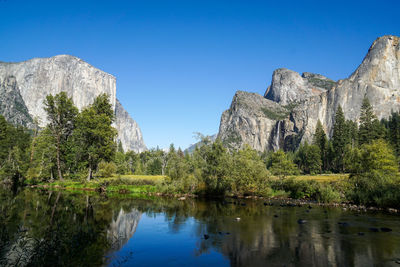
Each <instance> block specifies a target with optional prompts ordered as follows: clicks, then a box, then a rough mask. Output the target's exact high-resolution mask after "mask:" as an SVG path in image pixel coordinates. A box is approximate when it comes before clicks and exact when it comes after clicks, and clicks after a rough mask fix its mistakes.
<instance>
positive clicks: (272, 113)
mask: <svg viewBox="0 0 400 267" xmlns="http://www.w3.org/2000/svg"><path fill="white" fill-rule="evenodd" d="M261 111H262V112H263V113H264V115H265V116H266V117H267V118H269V119H272V120H283V119H285V118H286V117H287V116H288V115H289V114H288V112H284V111H280V110H272V109H269V108H265V107H262V108H261Z"/></svg>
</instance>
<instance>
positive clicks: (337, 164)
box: [332, 106, 348, 172]
mask: <svg viewBox="0 0 400 267" xmlns="http://www.w3.org/2000/svg"><path fill="white" fill-rule="evenodd" d="M347 137H348V134H347V133H346V121H345V118H344V114H343V110H342V107H341V106H339V107H338V109H337V111H336V114H335V123H334V125H333V135H332V146H333V149H334V169H335V170H336V171H338V172H343V169H344V166H343V156H344V148H345V147H346V144H347V143H348V142H347V141H348V139H347Z"/></svg>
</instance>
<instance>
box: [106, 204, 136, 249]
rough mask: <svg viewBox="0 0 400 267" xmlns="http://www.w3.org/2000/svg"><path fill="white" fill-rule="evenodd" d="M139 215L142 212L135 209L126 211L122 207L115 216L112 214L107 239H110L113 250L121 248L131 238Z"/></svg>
mask: <svg viewBox="0 0 400 267" xmlns="http://www.w3.org/2000/svg"><path fill="white" fill-rule="evenodd" d="M141 216H142V213H141V212H139V211H138V210H136V209H132V210H131V211H130V212H126V211H124V210H123V209H122V208H121V209H120V211H119V212H118V216H117V218H115V216H113V219H112V221H111V224H110V227H109V229H108V230H107V239H108V240H109V241H110V243H111V248H112V250H113V251H117V250H119V249H121V248H122V247H123V246H124V245H125V244H126V242H128V240H129V239H130V238H132V236H133V234H134V233H135V231H136V227H137V226H138V224H139V221H140V218H141Z"/></svg>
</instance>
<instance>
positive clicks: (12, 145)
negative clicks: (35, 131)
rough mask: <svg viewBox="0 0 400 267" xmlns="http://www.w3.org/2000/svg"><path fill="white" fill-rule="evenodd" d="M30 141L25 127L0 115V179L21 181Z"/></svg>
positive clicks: (26, 165)
mask: <svg viewBox="0 0 400 267" xmlns="http://www.w3.org/2000/svg"><path fill="white" fill-rule="evenodd" d="M30 141H31V138H30V134H29V132H28V131H27V130H26V129H24V128H23V127H20V126H18V127H14V126H13V125H12V124H9V123H8V122H6V120H5V118H4V117H3V116H0V180H2V181H3V182H6V183H11V184H14V185H15V184H19V183H22V182H23V179H24V177H25V174H26V171H27V168H28V164H27V163H28V161H29V160H28V149H29V144H30Z"/></svg>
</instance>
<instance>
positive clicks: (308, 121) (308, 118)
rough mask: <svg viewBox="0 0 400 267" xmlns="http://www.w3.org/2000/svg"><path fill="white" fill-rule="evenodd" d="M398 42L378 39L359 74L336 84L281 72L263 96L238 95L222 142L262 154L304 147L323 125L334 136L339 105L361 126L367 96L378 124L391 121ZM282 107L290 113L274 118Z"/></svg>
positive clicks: (399, 75) (225, 119) (397, 96)
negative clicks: (273, 105) (247, 104)
mask: <svg viewBox="0 0 400 267" xmlns="http://www.w3.org/2000/svg"><path fill="white" fill-rule="evenodd" d="M399 40H400V38H399V37H397V36H393V35H385V36H382V37H379V38H377V39H376V40H375V41H374V42H373V44H372V45H371V46H370V48H369V50H368V52H367V54H366V56H365V57H364V59H363V61H362V62H361V64H360V65H359V66H358V67H357V69H356V70H355V71H354V72H353V73H352V74H351V75H350V76H349V77H348V78H346V79H341V80H338V81H336V82H335V81H333V80H331V79H329V78H327V77H325V76H322V75H320V74H313V73H308V72H304V73H303V74H302V75H300V74H299V73H297V72H295V71H292V70H289V69H286V68H280V69H276V70H275V71H274V72H273V75H272V80H271V85H270V86H269V87H268V88H267V90H266V92H265V94H264V96H261V95H259V94H255V95H256V96H255V95H254V94H251V93H245V94H243V93H239V94H238V92H237V93H236V94H235V96H234V97H233V100H232V104H231V106H230V108H229V109H228V110H226V111H224V112H223V114H222V116H221V122H220V127H219V133H218V137H219V138H220V139H221V140H222V141H223V142H224V143H225V144H226V145H228V146H229V147H232V148H240V147H242V146H243V145H244V144H249V145H250V146H251V147H253V148H255V149H257V150H259V151H264V150H277V149H285V150H293V149H295V148H297V147H298V146H299V144H300V143H301V142H304V141H308V142H310V141H311V140H312V136H313V134H314V132H315V127H316V124H317V121H318V120H320V121H321V122H322V124H323V127H324V129H325V131H326V133H327V134H328V135H329V136H331V135H332V131H333V123H334V115H335V113H336V110H337V108H338V106H339V105H340V106H341V107H342V108H343V110H344V112H345V117H346V119H350V120H354V121H357V120H358V117H359V113H360V108H361V103H362V100H363V98H364V97H368V98H369V99H370V102H371V104H372V106H373V107H374V110H375V113H376V115H377V117H378V118H379V119H381V118H387V117H389V116H390V114H391V112H392V111H398V110H400V47H399ZM238 99H241V102H245V101H246V100H245V99H248V101H250V102H252V104H251V105H250V106H251V107H252V110H257V109H261V108H264V111H265V113H267V114H269V115H270V116H263V115H262V114H261V115H260V114H258V115H257V114H252V112H251V111H250V110H248V109H247V110H246V108H243V107H241V106H239V105H238V103H237V100H238ZM266 100H268V101H272V102H274V103H276V104H278V105H279V108H277V106H276V107H272V104H270V103H269V102H268V101H266ZM268 105H269V106H270V107H267V106H268ZM282 108H283V109H286V113H285V114H283V115H284V116H278V117H276V116H275V117H274V116H272V115H274V114H275V115H276V114H277V113H279V114H282V113H280V112H277V109H282ZM232 136H234V137H235V138H233V139H232Z"/></svg>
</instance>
